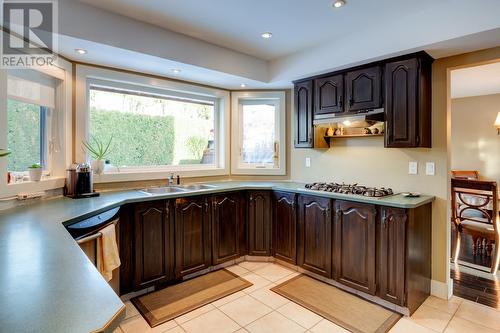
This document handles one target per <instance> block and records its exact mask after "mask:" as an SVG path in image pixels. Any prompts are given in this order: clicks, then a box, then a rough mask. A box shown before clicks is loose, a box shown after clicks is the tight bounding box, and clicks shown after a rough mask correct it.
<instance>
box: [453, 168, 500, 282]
mask: <svg viewBox="0 0 500 333" xmlns="http://www.w3.org/2000/svg"><path fill="white" fill-rule="evenodd" d="M451 207H452V223H454V224H455V227H456V231H457V232H456V239H455V251H454V256H453V259H454V261H455V262H457V259H458V254H459V252H460V239H461V236H462V234H469V235H471V236H472V239H473V240H474V246H476V244H477V240H478V239H483V238H484V239H486V240H487V242H488V247H489V249H490V250H491V243H492V242H494V243H495V253H494V256H493V258H492V261H491V273H493V274H495V273H496V271H497V270H498V265H499V261H500V250H499V248H498V247H499V245H500V215H499V213H498V188H497V183H496V182H494V181H481V180H469V179H456V178H452V179H451Z"/></svg>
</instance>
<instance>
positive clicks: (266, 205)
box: [248, 191, 272, 256]
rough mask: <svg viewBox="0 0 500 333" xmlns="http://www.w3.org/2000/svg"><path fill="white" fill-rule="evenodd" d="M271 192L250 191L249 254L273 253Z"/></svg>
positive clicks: (266, 254) (268, 254)
mask: <svg viewBox="0 0 500 333" xmlns="http://www.w3.org/2000/svg"><path fill="white" fill-rule="evenodd" d="M271 228H272V220H271V193H270V192H268V191H252V192H249V193H248V254H249V255H251V256H270V255H271Z"/></svg>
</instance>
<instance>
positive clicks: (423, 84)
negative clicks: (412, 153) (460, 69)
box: [385, 54, 432, 148]
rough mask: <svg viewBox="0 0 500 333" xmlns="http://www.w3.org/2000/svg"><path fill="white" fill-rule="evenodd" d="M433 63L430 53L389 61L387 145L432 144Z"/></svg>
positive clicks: (399, 146) (417, 145)
mask: <svg viewBox="0 0 500 333" xmlns="http://www.w3.org/2000/svg"><path fill="white" fill-rule="evenodd" d="M431 64H432V58H430V57H429V56H427V55H426V54H421V55H420V56H419V57H415V58H411V59H404V60H399V61H394V62H389V63H387V64H386V66H385V113H386V135H385V146H386V147H388V148H412V147H428V148H430V147H431Z"/></svg>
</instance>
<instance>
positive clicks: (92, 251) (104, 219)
mask: <svg viewBox="0 0 500 333" xmlns="http://www.w3.org/2000/svg"><path fill="white" fill-rule="evenodd" d="M119 211H120V207H117V208H113V209H110V210H108V211H105V212H103V213H101V214H99V215H95V216H92V217H89V218H87V219H85V220H82V221H79V222H76V223H73V224H71V225H68V226H66V229H67V230H68V232H69V233H70V235H71V236H72V237H73V238H74V239H75V241H76V242H77V243H78V245H80V248H81V249H82V250H83V252H84V253H85V254H86V255H87V257H88V258H89V260H90V261H91V262H92V263H93V264H94V265H95V266H97V264H98V262H97V260H99V256H98V255H97V254H98V253H99V251H100V242H99V238H100V237H101V236H102V234H101V232H100V230H102V229H103V228H105V227H107V226H108V225H110V224H114V225H115V233H116V236H117V237H116V243H117V245H118V249H120V237H118V235H119V231H120V225H119V215H118V213H119ZM109 284H110V286H111V287H112V288H113V290H114V291H115V292H116V294H117V295H120V268H119V267H118V268H117V269H115V270H114V271H113V278H112V279H111V280H110V281H109Z"/></svg>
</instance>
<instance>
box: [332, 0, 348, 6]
mask: <svg viewBox="0 0 500 333" xmlns="http://www.w3.org/2000/svg"><path fill="white" fill-rule="evenodd" d="M343 5H345V1H344V0H335V1H334V2H333V7H335V8H340V7H342V6H343Z"/></svg>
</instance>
